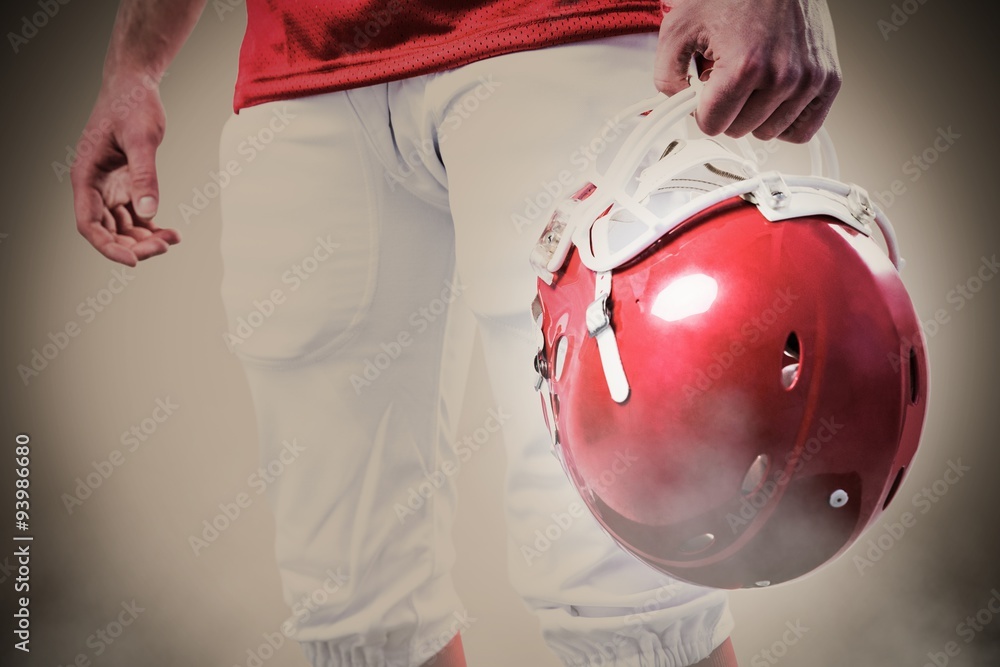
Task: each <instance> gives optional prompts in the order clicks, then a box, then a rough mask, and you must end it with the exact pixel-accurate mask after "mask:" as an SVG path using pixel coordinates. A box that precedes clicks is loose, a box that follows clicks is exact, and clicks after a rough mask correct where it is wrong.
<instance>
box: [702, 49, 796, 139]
mask: <svg viewBox="0 0 1000 667" xmlns="http://www.w3.org/2000/svg"><path fill="white" fill-rule="evenodd" d="M764 72H765V69H764V67H763V65H762V63H761V62H759V61H758V60H756V59H754V58H747V59H746V60H743V61H738V62H735V63H734V62H732V61H730V62H717V63H716V64H715V67H713V68H712V75H711V76H710V77H709V79H708V81H707V82H706V83H705V88H704V91H703V92H702V95H701V101H700V102H699V103H698V110H697V112H696V114H695V117H696V119H697V121H698V127H699V128H701V131H702V132H704V133H705V134H707V135H708V136H710V137H711V136H715V135H717V134H722V133H723V132H726V133H727V134H730V135H731V136H743V134H746V132H742V133H740V128H739V126H738V124H737V118H739V117H740V115H741V113H743V112H744V110H746V112H747V116H745V117H744V120H743V122H744V123H746V120H747V119H751V120H752V119H753V117H754V116H756V115H760V114H761V113H764V112H767V113H769V112H770V110H771V105H772V104H775V105H776V104H777V103H775V102H773V101H772V98H773V94H771V93H764V94H760V95H757V96H756V97H757V99H756V100H755V101H754V102H753V103H751V104H749V106H748V103H749V102H750V98H751V96H753V95H754V93H755V91H756V89H757V88H758V87H759V86H760V85H761V82H762V79H763V76H762V75H763V74H764ZM765 117H766V116H765Z"/></svg>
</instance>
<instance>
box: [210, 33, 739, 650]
mask: <svg viewBox="0 0 1000 667" xmlns="http://www.w3.org/2000/svg"><path fill="white" fill-rule="evenodd" d="M655 44H656V35H655V34H643V35H630V36H624V37H615V38H608V39H602V40H595V41H592V42H584V43H579V44H570V45H564V46H558V47H554V48H547V49H543V50H537V51H529V52H523V53H516V54H511V55H506V56H501V57H497V58H491V59H488V60H484V61H481V62H478V63H475V64H471V65H467V66H465V67H460V68H457V69H454V70H449V71H446V72H441V73H437V74H432V75H427V76H421V77H416V78H413V79H409V80H406V81H397V82H392V83H388V84H381V85H375V86H370V87H366V88H360V89H357V90H352V91H347V92H337V93H330V94H324V95H317V96H313V97H308V98H302V99H295V100H289V101H276V102H272V103H267V104H262V105H259V106H255V107H252V108H249V109H244V110H243V111H241V112H240V114H239V115H236V116H234V117H233V118H232V119H231V120H230V121H229V122H228V123H227V125H226V128H225V131H224V134H223V137H222V146H221V165H222V169H224V170H227V171H228V172H229V173H230V174H232V179H231V182H230V183H229V184H228V186H227V187H226V188H224V189H223V195H222V213H223V238H222V253H223V260H224V268H225V276H224V279H223V298H224V302H225V306H226V310H227V315H228V319H229V326H230V335H229V337H228V339H229V341H230V345H231V346H232V349H233V350H234V352H235V353H236V354H238V355H239V357H240V358H241V360H242V361H243V364H244V367H245V370H246V375H247V378H248V380H249V384H250V388H251V391H252V395H253V399H254V403H255V407H256V413H257V416H258V426H259V432H260V439H261V462H262V464H263V465H265V466H266V465H267V464H268V463H270V462H272V461H274V460H276V459H277V460H281V457H282V456H283V455H284V454H285V453H287V451H289V446H290V444H289V443H293V444H294V446H295V447H296V448H297V449H298V450H299V451H300V452H301V453H299V454H298V455H297V456H298V458H297V459H296V460H295V462H294V464H290V465H287V466H284V472H282V473H281V475H280V476H278V477H276V478H275V479H274V481H273V483H271V484H270V486H269V487H268V497H269V501H270V503H271V506H272V507H273V510H274V513H275V516H276V522H277V537H276V551H277V560H278V564H279V567H280V570H281V580H282V585H283V588H284V595H285V599H286V601H287V603H288V604H289V606H290V607H291V609H292V617H291V619H290V622H289V623H287V624H286V626H285V630H286V633H287V634H289V635H290V636H291V637H293V638H294V639H297V640H299V641H300V642H302V646H303V648H304V650H305V652H306V654H307V656H308V658H309V660H310V661H311V662H312V664H313V665H315V667H334V666H336V667H340V666H362V665H364V666H392V667H413V666H415V665H419V664H421V663H423V662H424V661H426V660H427V659H428V658H429V657H430V656H432V655H433V654H434V653H436V652H437V651H439V650H440V649H441V648H442V647H443V646H444V645H445V644H446V643H447V641H448V640H450V639H451V638H452V636H453V635H454V634H455V632H456V631H460V630H461V629H462V623H463V621H462V618H463V616H462V610H463V608H462V604H461V602H460V601H459V599H458V597H457V596H456V594H455V591H454V588H453V586H452V582H451V577H450V570H451V566H452V562H453V559H454V550H453V547H452V541H451V529H452V522H453V518H454V508H455V502H456V497H455V495H456V494H455V489H454V480H455V472H456V471H457V470H458V469H459V468H460V467H461V465H462V463H463V462H464V461H466V460H468V459H469V458H470V457H471V456H474V455H475V454H474V452H475V448H476V447H477V446H478V444H477V443H481V442H483V441H484V438H488V437H490V434H491V433H493V432H498V431H502V439H503V441H504V442H505V443H506V447H507V458H508V461H509V470H508V472H507V478H506V508H507V518H508V522H507V524H508V525H507V529H508V533H509V545H510V549H509V554H508V556H509V558H508V560H509V575H510V578H511V581H512V582H513V585H514V587H515V588H516V590H517V591H518V592H519V593H520V594H521V595H522V596H523V598H524V600H525V602H526V603H527V604H528V606H529V607H530V608H531V609H533V610H534V611H535V612H536V613H537V614H538V616H539V618H540V620H541V625H542V629H543V633H544V638H545V641H546V642H547V644H548V645H549V646H550V647H551V649H552V650H553V651H555V653H556V654H557V655H558V656H559V658H560V659H561V660H562V661H563V662H564V663H566V664H568V665H629V666H640V665H642V666H657V667H680V666H682V665H690V664H692V663H695V662H698V661H699V660H701V659H703V658H705V657H706V656H708V654H709V653H711V651H712V650H713V648H715V647H716V646H718V645H719V644H720V643H722V642H723V641H724V640H725V638H726V637H728V636H729V633H730V631H731V629H732V620H731V618H730V615H729V611H728V608H727V604H726V595H725V593H724V592H722V591H714V590H710V589H705V588H699V587H695V586H690V585H687V584H682V583H679V582H676V581H674V580H672V579H669V578H667V577H665V576H662V575H660V574H658V573H656V572H654V571H653V570H652V569H650V568H648V567H646V566H644V565H642V564H640V563H639V562H638V561H637V560H635V559H634V558H632V557H631V556H629V555H627V554H626V553H625V552H624V551H622V550H621V549H620V548H619V547H617V546H616V545H615V544H614V542H613V541H612V540H611V539H610V538H609V537H608V536H607V535H606V534H605V533H604V532H603V531H602V529H601V528H600V527H599V526H598V524H597V522H596V521H595V520H594V519H593V518H592V517H591V516H590V514H589V513H587V512H586V510H585V508H584V506H583V503H582V501H581V500H580V498H579V496H578V494H577V492H576V490H575V489H574V488H573V487H572V486H571V485H570V484H569V482H568V481H567V478H566V477H565V475H564V473H563V470H562V469H561V467H560V465H559V463H558V461H557V460H556V459H555V458H554V457H553V455H552V454H551V451H550V450H551V447H550V442H549V436H548V432H547V430H546V427H545V425H544V422H543V418H542V414H541V408H540V401H539V397H538V395H537V394H536V392H535V391H534V388H533V384H534V380H535V375H534V371H533V368H532V359H533V357H534V354H535V351H536V347H537V339H536V335H535V332H534V330H533V323H532V320H531V316H530V303H531V300H532V298H533V297H534V294H535V276H534V274H533V272H532V270H531V268H530V266H529V263H528V256H529V251H530V249H531V248H532V246H533V245H534V243H535V241H536V240H537V238H538V236H539V234H540V232H541V230H542V228H543V227H544V226H545V224H546V223H547V221H548V217H549V215H550V212H551V209H552V205H553V203H554V202H556V201H557V200H559V199H561V198H564V197H566V196H567V195H569V194H571V193H572V192H573V191H575V189H576V188H577V187H578V186H579V185H580V182H581V179H582V178H583V176H584V172H585V170H586V169H588V168H589V167H590V165H591V164H592V163H593V161H594V160H595V159H599V158H601V157H607V156H610V155H611V154H613V152H614V148H615V146H617V145H619V144H620V143H621V142H620V140H621V139H622V137H623V134H624V129H623V127H622V126H621V125H620V124H619V123H618V122H616V114H617V113H618V112H619V111H620V110H621V109H623V108H624V107H626V106H628V105H629V104H631V103H633V102H635V101H638V100H639V99H642V98H644V97H648V96H650V95H652V94H653V93H655V90H654V88H653V84H652V74H651V72H652V61H653V52H654V49H655ZM456 269H457V272H456ZM459 298H460V299H462V300H464V304H465V305H463V306H461V307H455V308H449V306H450V305H451V304H452V302H455V301H456V300H457V299H459ZM466 308H468V309H469V310H471V312H472V313H473V314H474V316H475V319H474V320H473V318H472V317H470V316H468V314H467V313H468V311H467V310H465V309H466ZM476 324H478V327H479V330H480V332H481V335H482V340H483V347H484V349H485V354H486V364H487V369H488V372H489V377H490V383H491V387H492V391H493V394H494V396H495V399H496V401H497V404H496V408H495V409H494V410H493V411H492V412H491V413H490V414H489V415H488V416H487V418H486V419H485V420H484V421H483V423H482V428H480V429H476V431H475V432H474V433H472V434H458V433H456V432H455V424H456V422H457V416H458V413H459V411H460V408H461V396H462V392H463V386H462V385H463V382H464V381H465V374H466V371H467V362H468V359H469V356H470V351H471V348H472V345H471V341H472V335H473V332H474V326H475V325H476ZM480 431H481V433H480ZM461 436H464V437H461ZM487 576H489V575H487ZM320 592H321V593H322V595H317V593H320ZM317 599H322V600H323V603H322V604H321V605H319V606H317V605H316V604H314V603H313V604H309V601H310V600H313V601H315V600H317Z"/></svg>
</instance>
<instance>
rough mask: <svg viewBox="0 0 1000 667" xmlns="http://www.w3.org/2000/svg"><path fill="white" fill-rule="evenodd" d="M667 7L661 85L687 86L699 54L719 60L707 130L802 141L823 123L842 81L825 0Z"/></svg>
mask: <svg viewBox="0 0 1000 667" xmlns="http://www.w3.org/2000/svg"><path fill="white" fill-rule="evenodd" d="M663 10H664V16H663V23H662V24H661V26H660V37H659V43H658V45H657V52H656V65H655V68H654V79H655V82H656V87H657V89H659V90H660V91H662V92H665V93H667V94H668V95H672V94H674V93H677V92H679V91H681V90H683V89H684V88H687V86H688V81H687V76H688V65H689V63H690V62H691V58H692V56H693V55H694V54H701V55H702V56H703V57H704V58H705V59H707V60H710V61H713V62H712V69H711V70H710V72H703V73H702V79H703V80H705V81H706V83H705V89H704V91H703V93H702V96H701V101H700V102H699V105H698V110H697V112H696V114H695V115H696V117H697V120H698V126H699V127H700V128H701V130H702V131H703V132H705V133H706V134H708V135H717V134H720V133H725V134H726V135H728V136H731V137H741V136H744V135H746V134H749V133H753V135H754V136H755V137H757V138H758V139H763V140H770V139H774V138H776V137H777V138H779V139H784V140H786V141H791V142H795V143H802V142H805V141H808V140H809V139H810V138H811V137H812V136H813V134H815V133H816V131H817V130H818V129H819V128H820V126H821V125H822V124H823V120H824V119H825V118H826V115H827V113H828V112H829V111H830V105H831V104H832V103H833V99H834V97H836V95H837V92H838V91H839V90H840V84H841V73H840V64H839V62H838V60H837V47H836V44H835V43H834V36H833V24H832V21H831V20H830V12H829V9H828V7H827V5H826V0H754V1H753V2H750V1H748V0H664V2H663ZM706 76H707V78H706Z"/></svg>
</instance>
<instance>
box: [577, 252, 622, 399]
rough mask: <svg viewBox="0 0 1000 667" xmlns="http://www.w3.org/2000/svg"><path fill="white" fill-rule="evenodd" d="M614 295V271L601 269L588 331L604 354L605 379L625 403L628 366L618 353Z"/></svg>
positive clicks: (609, 387)
mask: <svg viewBox="0 0 1000 667" xmlns="http://www.w3.org/2000/svg"><path fill="white" fill-rule="evenodd" d="M610 298H611V272H610V271H601V272H600V273H598V274H597V275H596V276H595V277H594V300H593V301H592V302H591V303H590V305H589V306H587V313H586V318H587V333H589V334H590V336H591V337H592V338H594V339H595V340H596V341H597V351H598V353H599V354H600V355H601V366H602V367H603V368H604V379H605V380H606V381H607V383H608V391H610V392H611V398H612V399H614V401H615V402H616V403H624V402H625V399H627V398H628V394H629V386H628V379H627V378H626V377H625V367H624V366H622V358H621V355H620V354H619V353H618V340H617V339H616V338H615V330H614V328H612V326H611V318H610V317H609V316H608V299H610Z"/></svg>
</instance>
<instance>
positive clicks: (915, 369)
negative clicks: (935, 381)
mask: <svg viewBox="0 0 1000 667" xmlns="http://www.w3.org/2000/svg"><path fill="white" fill-rule="evenodd" d="M909 366H910V405H916V404H917V397H918V396H919V395H920V367H919V365H918V364H917V351H916V350H915V349H914V348H912V347H911V348H910V364H909Z"/></svg>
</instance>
